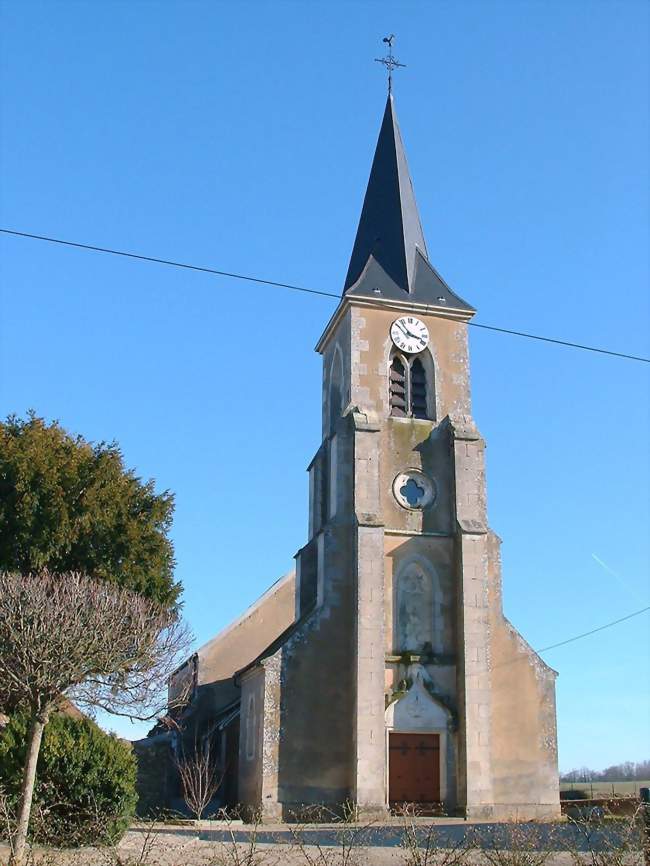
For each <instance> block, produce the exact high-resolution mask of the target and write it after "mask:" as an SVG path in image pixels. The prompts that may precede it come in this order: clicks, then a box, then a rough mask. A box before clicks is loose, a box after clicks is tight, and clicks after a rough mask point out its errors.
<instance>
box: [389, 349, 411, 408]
mask: <svg viewBox="0 0 650 866" xmlns="http://www.w3.org/2000/svg"><path fill="white" fill-rule="evenodd" d="M390 414H391V415H396V416H397V417H398V418H406V416H407V414H408V413H407V397H406V367H405V364H404V362H403V361H402V359H401V358H400V357H399V355H395V357H394V358H393V362H392V364H391V365H390Z"/></svg>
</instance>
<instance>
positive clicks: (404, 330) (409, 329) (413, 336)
mask: <svg viewBox="0 0 650 866" xmlns="http://www.w3.org/2000/svg"><path fill="white" fill-rule="evenodd" d="M390 338H391V340H392V341H393V343H395V345H396V346H397V348H398V349H401V350H402V352H408V353H409V355H413V354H415V353H416V352H421V351H422V350H423V349H426V347H427V345H428V344H429V332H428V330H427V326H426V325H425V324H424V322H421V321H420V320H419V319H416V318H415V316H402V318H401V319H395V321H394V322H393V324H392V325H391V326H390Z"/></svg>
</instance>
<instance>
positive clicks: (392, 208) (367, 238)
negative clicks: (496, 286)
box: [343, 93, 473, 310]
mask: <svg viewBox="0 0 650 866" xmlns="http://www.w3.org/2000/svg"><path fill="white" fill-rule="evenodd" d="M343 294H355V295H357V294H359V295H374V296H375V297H377V296H380V297H386V298H401V299H403V300H411V301H414V302H422V303H427V304H430V305H431V304H433V305H436V306H449V307H452V306H453V307H454V308H460V309H466V310H473V307H470V306H469V304H466V303H465V302H464V301H462V300H461V299H460V298H459V297H458V296H457V295H455V294H454V293H453V292H452V291H451V289H450V288H449V287H448V286H447V285H446V283H445V282H444V281H443V280H442V278H441V277H440V275H439V274H438V273H437V272H436V271H435V269H434V268H433V267H432V266H431V264H430V262H429V258H428V254H427V247H426V243H425V240H424V232H423V231H422V225H421V223H420V215H419V213H418V208H417V205H416V203H415V193H414V192H413V184H412V182H411V176H410V174H409V169H408V164H407V162H406V153H405V151H404V144H403V142H402V136H401V134H400V130H399V125H398V123H397V115H396V113H395V104H394V100H393V96H392V94H391V93H389V94H388V99H387V101H386V109H385V111H384V118H383V120H382V124H381V129H380V131H379V139H378V141H377V148H376V150H375V157H374V159H373V162H372V169H371V170H370V180H369V181H368V188H367V189H366V196H365V199H364V202H363V209H362V211H361V219H360V220H359V227H358V229H357V236H356V239H355V241H354V247H353V249H352V256H351V258H350V266H349V268H348V274H347V277H346V280H345V286H344V289H343Z"/></svg>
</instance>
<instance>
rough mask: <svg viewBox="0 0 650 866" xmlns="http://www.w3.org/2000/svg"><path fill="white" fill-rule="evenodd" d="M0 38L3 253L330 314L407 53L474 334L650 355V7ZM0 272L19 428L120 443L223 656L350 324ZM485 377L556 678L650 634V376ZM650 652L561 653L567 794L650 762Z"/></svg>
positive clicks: (183, 25) (246, 13) (306, 9)
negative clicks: (247, 279)
mask: <svg viewBox="0 0 650 866" xmlns="http://www.w3.org/2000/svg"><path fill="white" fill-rule="evenodd" d="M0 9H1V20H0V32H1V39H2V45H1V60H0V62H1V64H2V65H1V70H0V71H1V84H2V102H1V107H0V111H1V115H0V119H1V122H2V143H1V151H0V156H1V169H0V170H1V175H0V181H1V199H0V208H1V220H0V221H1V223H2V225H3V226H5V227H10V228H15V229H18V230H22V231H28V232H35V233H38V234H46V235H48V234H49V235H54V236H55V237H61V238H67V239H72V240H78V241H81V242H85V243H90V244H98V245H104V246H112V247H116V248H120V249H127V250H135V251H139V252H143V253H145V254H150V255H153V256H161V257H163V258H170V259H179V260H182V261H188V262H194V263H197V264H202V265H207V266H212V267H216V268H220V269H224V270H229V271H237V272H244V273H249V274H254V275H260V276H263V277H268V278H270V279H275V280H279V281H284V282H289V283H297V284H301V285H305V286H312V287H315V288H321V289H325V290H328V291H339V290H340V288H341V287H342V283H343V279H344V277H345V273H346V270H347V265H348V259H349V255H350V251H351V248H352V243H353V240H354V233H355V230H356V224H357V220H358V217H359V213H360V209H361V202H362V198H363V193H364V190H365V184H366V181H367V177H368V172H369V169H370V162H371V159H372V153H373V150H374V146H375V141H376V136H377V132H378V129H379V123H380V120H381V114H382V110H383V105H384V99H385V82H384V75H383V70H382V68H381V67H379V65H378V64H376V63H374V62H373V58H375V57H378V56H380V55H381V52H382V49H383V46H382V44H381V37H382V36H384V35H385V34H387V33H390V32H392V33H396V34H397V35H398V39H397V42H396V55H397V56H398V57H399V58H400V60H402V62H404V63H406V64H407V68H406V69H404V70H401V71H399V72H398V73H396V81H395V91H396V100H397V102H396V104H397V111H398V115H399V118H400V124H401V127H402V133H403V136H404V139H405V143H406V148H407V153H408V157H409V161H410V167H411V172H412V175H413V179H414V184H415V189H416V194H417V198H418V203H419V206H420V210H421V215H422V220H423V223H424V229H425V234H426V237H427V243H428V247H429V253H430V257H431V259H432V261H433V263H434V264H435V265H436V267H437V268H438V269H439V270H440V271H441V273H442V274H443V275H444V276H445V278H446V279H447V280H448V281H449V283H450V284H451V286H452V287H453V288H455V289H456V290H457V291H458V293H459V294H460V295H461V296H462V297H464V298H466V299H467V300H468V301H470V302H471V303H473V304H474V305H475V306H476V307H477V308H478V310H479V313H478V316H477V321H479V322H484V323H487V324H493V325H498V326H502V327H507V328H514V329H521V330H528V331H532V332H535V333H540V334H547V335H550V336H553V337H557V338H559V339H568V340H575V341H577V342H581V343H587V344H595V345H602V346H605V347H608V348H611V349H613V350H616V351H622V352H631V353H633V354H638V355H646V356H647V355H648V354H650V346H649V340H648V324H649V318H650V315H649V313H650V311H649V302H648V253H647V236H648V222H649V207H648V156H647V154H648V83H647V82H648V53H647V39H646V35H647V29H648V14H649V13H648V6H647V4H645V3H643V2H636V0H625V2H602V0H585V2H577V0H564V2H560V0H547V2H528V0H516V2H515V0H511V2H497V0H494V2H493V0H488V2H478V0H475V2H469V0H468V2H426V3H425V2H419V3H415V2H409V0H401V2H376V0H375V2H345V3H343V2H333V0H329V2H309V3H308V2H292V3H290V2H273V3H270V2H268V3H267V2H239V3H224V2H198V0H194V2H193V0H187V2H183V3H180V2H156V0H150V2H149V0H148V2H145V0H140V2H118V0H113V2H104V3H97V2H65V0H59V2H56V3H52V2H49V0H48V2H43V3H41V2H34V0H27V2H17V0H14V2H7V0H4V2H2V3H1V4H0ZM0 255H1V272H0V279H1V289H0V291H1V296H0V303H1V309H0V313H1V320H0V340H1V346H0V352H1V356H0V375H1V379H0V412H1V413H2V415H6V414H7V413H9V412H17V413H20V414H24V413H25V412H26V411H27V409H28V408H30V407H33V408H34V409H35V410H36V411H37V412H38V413H39V414H41V415H44V416H45V417H47V418H50V419H51V418H57V419H59V420H60V421H61V423H62V424H64V425H65V426H66V427H67V428H68V429H70V430H71V431H74V432H79V433H82V434H83V435H84V436H86V437H87V438H89V439H93V440H101V439H113V438H115V439H116V440H117V441H118V442H119V443H120V444H121V446H122V448H123V450H124V454H125V459H126V462H127V463H128V464H129V465H130V466H133V467H135V468H136V469H137V471H138V472H139V473H140V474H141V475H142V476H143V477H145V478H149V477H153V478H155V479H156V483H157V485H158V487H159V488H160V489H165V488H169V489H171V490H173V491H175V493H176V518H175V523H174V529H173V538H174V542H175V545H176V553H177V559H178V569H177V576H178V578H179V579H180V580H181V581H182V582H183V584H184V587H185V594H184V598H185V612H186V616H187V619H188V620H189V622H190V624H191V626H192V628H193V629H194V632H195V633H196V636H197V639H198V642H203V641H205V640H206V639H207V638H209V637H210V636H212V635H213V634H214V633H216V632H217V631H218V630H219V629H220V628H221V627H223V626H224V625H225V624H227V623H228V622H229V621H230V620H231V619H232V618H233V617H234V616H236V615H237V614H238V613H239V612H240V611H241V610H242V609H243V608H244V607H245V606H246V605H248V604H249V603H251V602H252V601H253V600H254V599H255V598H256V597H257V596H258V595H259V594H260V593H261V592H262V591H263V590H264V589H265V588H266V587H267V586H268V585H269V584H270V583H271V582H272V581H273V580H275V578H276V577H278V576H279V575H280V574H282V573H284V572H286V571H287V570H288V569H289V568H290V567H291V565H292V556H293V554H294V553H295V551H296V550H297V549H298V548H299V547H300V546H301V545H302V544H303V543H304V542H305V540H306V531H307V529H306V522H307V477H306V473H305V471H304V470H305V467H306V465H307V464H308V462H309V460H310V459H311V456H312V455H313V453H314V452H315V450H316V448H317V446H318V444H319V439H320V429H319V427H320V368H319V358H318V356H317V355H316V354H315V353H314V352H313V346H314V345H315V343H316V340H317V338H318V336H319V335H320V333H321V331H322V329H323V327H324V325H325V323H326V322H327V320H328V318H329V316H330V314H331V312H332V310H333V308H334V304H335V302H334V301H333V300H330V299H327V298H318V297H313V296H308V295H299V294H295V293H292V292H289V291H285V290H280V289H270V288H262V287H256V286H254V285H252V284H246V283H238V282H234V281H231V280H227V279H219V278H216V277H210V276H206V275H201V274H195V273H189V272H183V271H177V270H173V269H170V268H165V267H162V266H158V265H153V264H144V263H137V262H133V261H127V260H121V259H116V258H111V257H108V256H101V255H98V254H95V253H90V252H81V251H75V250H69V249H65V248H60V247H54V246H48V245H46V244H43V243H39V242H36V241H30V240H23V239H17V238H10V237H6V236H3V237H1V238H0ZM239 316H244V317H245V318H246V321H247V322H248V323H249V331H248V334H247V336H246V339H245V340H244V344H243V345H238V346H233V345H229V344H228V336H227V335H228V331H227V324H228V321H229V320H230V319H232V318H234V317H239ZM288 325H289V327H288ZM471 353H472V381H473V395H474V415H475V418H476V420H477V423H478V425H479V428H480V429H481V431H482V433H483V435H484V436H485V437H486V439H487V443H488V451H487V466H488V483H489V488H488V497H489V499H488V501H489V513H490V521H491V524H492V526H493V528H494V529H495V530H496V531H497V532H498V533H499V535H500V536H501V537H502V538H503V541H504V544H503V567H504V596H505V611H506V614H507V615H508V617H509V618H510V619H511V620H512V621H513V622H514V623H515V624H516V625H517V627H518V628H519V629H520V630H521V631H522V632H523V634H524V635H525V637H526V638H527V639H528V640H529V642H530V643H531V644H532V645H533V646H535V647H543V646H548V645H549V644H553V643H555V642H557V641H561V640H563V639H565V638H567V637H570V636H572V635H574V634H578V633H580V632H583V631H587V630H589V629H590V628H593V627H595V626H598V625H600V624H602V623H604V622H607V621H609V620H612V619H615V618H617V617H619V616H624V615H625V614H627V613H629V612H630V611H633V610H636V609H638V608H640V607H643V606H644V605H646V604H650V602H649V601H648V599H649V598H650V587H649V578H648V561H649V542H648V525H649V516H650V515H649V514H648V510H649V508H648V506H649V481H648V475H649V466H648V463H649V460H648V415H649V411H648V409H649V407H648V366H647V365H644V364H639V363H633V362H630V361H625V360H620V359H615V358H607V357H604V356H598V355H594V354H590V353H587V352H579V351H576V350H571V349H566V348H561V347H553V346H549V345H544V344H539V343H535V342H533V341H529V340H523V339H520V338H516V337H510V336H505V335H498V334H493V333H489V332H484V331H479V330H477V329H474V330H473V331H472V333H471ZM287 386H289V387H287ZM648 622H649V620H648V615H647V614H645V615H643V616H640V617H638V618H636V619H633V620H630V621H628V622H626V623H624V624H622V625H620V626H617V627H615V628H612V629H610V630H608V631H605V632H602V633H600V634H597V635H595V636H593V637H590V638H587V639H585V640H583V641H579V642H577V643H575V644H570V645H569V646H567V647H562V648H559V649H556V650H552V651H549V652H548V653H546V654H545V656H544V657H545V658H546V660H547V661H548V662H549V663H550V664H551V665H552V666H553V667H555V668H556V669H557V670H558V671H559V672H560V677H559V679H558V723H559V738H560V764H561V766H562V768H564V769H568V768H569V767H572V766H575V765H580V764H590V765H592V766H595V767H602V766H605V765H606V764H609V763H613V762H618V761H621V760H625V759H631V760H636V759H641V758H645V757H647V756H648V755H647V742H648V733H649V728H650V725H649V721H650V706H649V697H648V679H647V672H648V670H649V669H650V665H649V662H650V658H649V647H648ZM111 724H112V726H113V727H115V728H116V729H117V730H119V731H120V732H123V733H127V732H128V731H129V729H128V727H127V726H126V725H125V724H124V723H122V722H115V723H111Z"/></svg>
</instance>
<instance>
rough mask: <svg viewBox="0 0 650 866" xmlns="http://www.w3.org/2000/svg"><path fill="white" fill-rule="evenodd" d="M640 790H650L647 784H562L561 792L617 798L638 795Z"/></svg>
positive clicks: (649, 784) (649, 783) (648, 783)
mask: <svg viewBox="0 0 650 866" xmlns="http://www.w3.org/2000/svg"><path fill="white" fill-rule="evenodd" d="M639 788H650V781H647V782H638V781H637V782H560V791H572V790H577V791H586V792H587V795H588V796H589V797H615V796H616V795H626V794H627V795H628V796H629V795H630V794H638V793H639Z"/></svg>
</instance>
